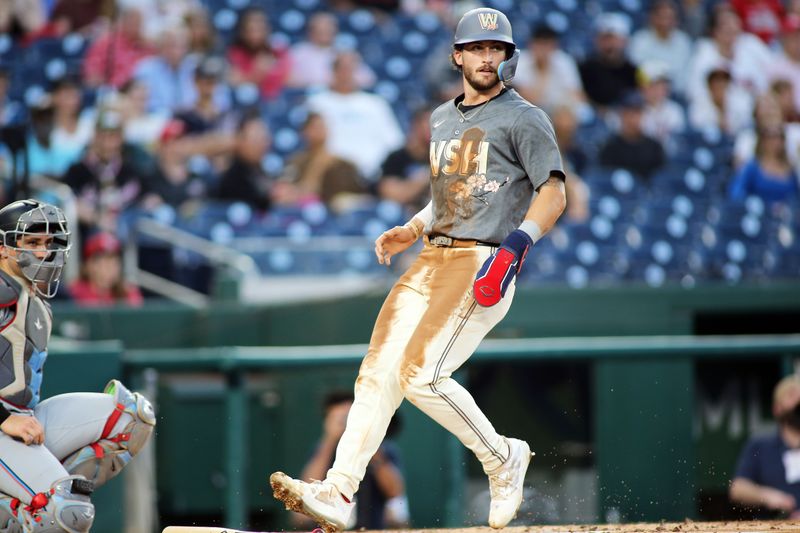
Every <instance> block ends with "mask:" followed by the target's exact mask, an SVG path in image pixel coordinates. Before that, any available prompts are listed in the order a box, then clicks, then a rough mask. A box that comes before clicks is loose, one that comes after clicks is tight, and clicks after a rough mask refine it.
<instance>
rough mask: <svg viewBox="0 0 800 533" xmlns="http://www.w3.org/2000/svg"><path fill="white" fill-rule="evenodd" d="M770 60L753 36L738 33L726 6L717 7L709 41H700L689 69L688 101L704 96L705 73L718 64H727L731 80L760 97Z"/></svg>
mask: <svg viewBox="0 0 800 533" xmlns="http://www.w3.org/2000/svg"><path fill="white" fill-rule="evenodd" d="M773 62H774V57H773V54H772V52H770V50H769V48H767V46H766V45H765V44H764V43H763V42H762V41H761V39H759V38H758V37H756V36H755V35H752V34H749V33H745V32H743V31H742V24H741V22H740V21H739V16H738V15H737V14H736V13H734V12H733V10H731V8H730V6H728V5H727V4H718V5H717V6H716V7H715V10H714V12H713V13H712V22H711V38H710V39H701V41H700V42H699V43H698V44H697V47H696V49H695V53H694V59H693V61H692V63H691V65H690V67H689V80H688V93H687V96H688V97H689V100H698V99H699V98H702V97H703V96H706V95H707V93H708V84H707V79H708V73H709V72H710V71H711V69H712V68H714V67H716V66H717V65H720V64H723V63H725V64H727V65H728V66H729V69H730V74H731V80H732V81H733V84H734V85H735V86H738V87H740V88H742V89H744V90H745V91H747V92H749V93H750V94H751V95H753V96H755V95H758V94H761V93H763V92H764V91H765V90H766V89H767V85H768V83H769V81H768V78H767V76H766V75H765V73H766V72H768V70H769V68H770V66H771V64H772V63H773Z"/></svg>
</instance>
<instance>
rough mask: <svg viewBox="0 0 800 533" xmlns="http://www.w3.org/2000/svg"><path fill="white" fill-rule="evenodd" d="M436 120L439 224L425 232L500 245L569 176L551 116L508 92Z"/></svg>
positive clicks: (434, 189) (442, 111) (434, 186)
mask: <svg viewBox="0 0 800 533" xmlns="http://www.w3.org/2000/svg"><path fill="white" fill-rule="evenodd" d="M457 103H458V101H457V100H450V101H449V102H447V103H445V104H442V105H441V106H439V107H438V108H437V109H436V110H435V111H434V112H433V113H432V115H431V146H430V160H431V196H432V199H433V221H432V223H431V224H429V226H428V227H427V228H425V233H428V234H436V235H446V236H448V237H453V238H456V239H474V240H478V241H484V242H494V243H499V242H501V241H502V240H503V239H505V237H506V236H507V235H508V234H509V233H511V232H512V231H514V229H516V228H517V227H518V226H519V225H520V224H521V223H522V221H523V219H524V218H525V213H527V211H528V208H529V207H530V204H531V200H532V199H533V195H534V191H535V189H538V188H539V186H540V185H542V184H543V183H544V182H545V181H546V180H547V178H548V177H550V175H551V174H559V175H561V176H563V175H564V171H563V167H562V163H561V154H560V153H559V151H558V146H557V145H556V139H555V133H554V132H553V125H552V123H551V122H550V118H549V117H548V116H547V114H546V113H545V112H544V111H542V109H540V108H538V107H536V106H535V105H533V104H531V103H530V102H528V101H527V100H525V99H524V98H522V97H521V96H520V95H519V94H518V93H517V92H516V91H515V90H514V89H506V90H505V91H503V92H502V93H501V94H499V95H498V96H496V97H495V98H493V99H492V100H490V101H489V102H487V103H485V104H483V105H481V106H479V107H476V108H474V109H470V110H469V111H466V112H464V113H462V112H461V111H460V110H459V109H458V108H457V107H456V104H457Z"/></svg>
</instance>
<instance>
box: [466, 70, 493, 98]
mask: <svg viewBox="0 0 800 533" xmlns="http://www.w3.org/2000/svg"><path fill="white" fill-rule="evenodd" d="M464 79H465V80H467V83H469V86H470V87H472V88H473V89H475V90H476V91H478V92H479V93H482V92H485V91H488V90H491V89H493V88H494V87H495V86H496V85H497V84H498V83H500V76H498V75H497V71H496V70H493V71H492V76H491V77H489V78H484V77H482V76H480V75H479V74H478V70H477V69H475V70H473V71H471V72H470V71H467V70H465V71H464Z"/></svg>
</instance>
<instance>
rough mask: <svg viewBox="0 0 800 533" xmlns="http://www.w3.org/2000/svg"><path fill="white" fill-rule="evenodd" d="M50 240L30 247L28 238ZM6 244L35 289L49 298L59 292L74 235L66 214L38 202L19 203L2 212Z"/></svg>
mask: <svg viewBox="0 0 800 533" xmlns="http://www.w3.org/2000/svg"><path fill="white" fill-rule="evenodd" d="M31 236H37V237H42V236H44V237H45V238H46V242H45V244H44V245H43V246H41V247H39V248H31V247H28V246H26V243H25V239H26V237H31ZM0 237H2V245H3V246H5V247H7V248H10V249H12V250H14V251H15V252H16V253H15V255H14V259H15V260H16V262H17V265H19V268H20V270H21V271H22V274H23V275H24V276H25V278H27V279H28V281H30V282H31V284H32V285H33V288H34V290H35V291H36V292H37V293H38V294H39V295H40V296H43V297H45V298H52V297H53V296H55V294H56V292H57V291H58V284H59V281H60V278H61V272H62V270H63V269H64V264H65V263H66V261H67V257H68V256H69V250H70V246H71V239H70V232H69V229H68V227H67V219H66V217H65V216H64V212H63V211H62V210H61V209H59V208H58V207H56V206H54V205H50V204H46V203H43V202H39V201H37V200H19V201H17V202H13V203H11V204H8V205H7V206H5V207H4V208H2V209H0Z"/></svg>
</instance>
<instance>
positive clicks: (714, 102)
mask: <svg viewBox="0 0 800 533" xmlns="http://www.w3.org/2000/svg"><path fill="white" fill-rule="evenodd" d="M706 84H707V90H706V91H705V93H703V94H701V95H700V96H699V97H697V98H695V99H693V100H692V101H691V102H690V104H689V122H690V123H691V125H692V127H693V128H695V129H698V130H705V129H709V128H716V129H718V130H719V131H720V132H721V133H724V134H727V135H736V133H738V132H739V131H740V130H742V129H745V128H747V127H749V126H750V124H751V122H752V118H753V101H752V99H751V97H750V95H749V94H748V93H747V92H745V91H744V90H743V89H742V88H741V87H738V86H737V85H735V84H734V83H732V76H731V71H730V69H729V68H728V67H727V66H726V65H718V66H716V67H712V68H711V70H710V71H709V72H708V74H707V75H706Z"/></svg>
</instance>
